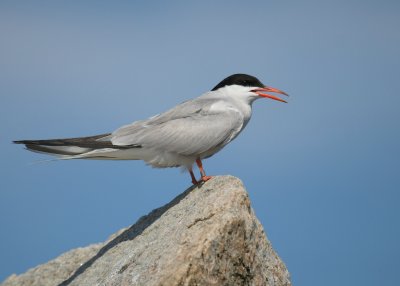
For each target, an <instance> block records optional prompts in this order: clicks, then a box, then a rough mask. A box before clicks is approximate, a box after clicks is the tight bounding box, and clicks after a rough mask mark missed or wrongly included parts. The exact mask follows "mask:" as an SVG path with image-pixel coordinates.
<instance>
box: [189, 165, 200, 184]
mask: <svg viewBox="0 0 400 286" xmlns="http://www.w3.org/2000/svg"><path fill="white" fill-rule="evenodd" d="M189 174H190V177H192V184H193V185H197V184H198V183H199V182H198V181H197V180H196V177H195V176H194V174H193V170H192V168H190V169H189Z"/></svg>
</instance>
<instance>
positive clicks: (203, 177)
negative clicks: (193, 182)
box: [201, 176, 212, 182]
mask: <svg viewBox="0 0 400 286" xmlns="http://www.w3.org/2000/svg"><path fill="white" fill-rule="evenodd" d="M211 179H212V176H201V181H202V182H207V181H208V180H211Z"/></svg>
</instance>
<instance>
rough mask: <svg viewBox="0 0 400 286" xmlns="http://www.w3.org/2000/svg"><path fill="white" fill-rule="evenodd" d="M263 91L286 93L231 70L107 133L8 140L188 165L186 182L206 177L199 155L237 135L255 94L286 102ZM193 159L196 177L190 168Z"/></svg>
mask: <svg viewBox="0 0 400 286" xmlns="http://www.w3.org/2000/svg"><path fill="white" fill-rule="evenodd" d="M265 92H274V93H279V94H283V95H287V94H286V93H285V92H283V91H281V90H279V89H276V88H272V87H268V86H265V85H263V84H262V83H261V82H260V81H259V80H258V79H257V78H256V77H253V76H250V75H246V74H234V75H231V76H229V77H227V78H225V79H224V80H223V81H221V82H220V83H219V84H217V85H216V86H215V87H214V88H213V89H212V90H211V91H209V92H206V93H204V94H203V95H201V96H200V97H197V98H195V99H192V100H188V101H185V102H183V103H181V104H179V105H177V106H175V107H173V108H172V109H170V110H168V111H166V112H164V113H161V114H158V115H155V116H153V117H150V118H149V119H145V120H139V121H135V122H133V123H131V124H128V125H125V126H122V127H120V128H118V129H117V130H115V131H114V132H112V133H106V134H101V135H96V136H90V137H79V138H67V139H50V140H21V141H14V143H17V144H25V146H26V148H27V149H28V150H30V151H34V152H40V153H46V154H51V155H55V156H57V157H58V158H60V159H105V160H106V159H109V160H143V161H145V162H146V163H147V164H149V165H151V166H153V167H156V168H166V167H183V168H185V169H186V170H188V171H189V173H190V176H191V179H192V183H193V184H198V183H200V182H205V181H207V180H209V179H210V178H211V177H210V176H207V175H206V173H205V171H204V169H203V166H202V162H201V160H202V159H205V158H209V157H211V156H212V155H214V154H215V153H217V152H218V151H220V150H221V149H222V148H223V147H224V146H225V145H226V144H228V143H229V142H231V141H232V140H233V139H235V138H236V136H238V135H239V133H240V132H241V131H242V130H243V129H244V127H245V126H246V124H247V123H248V122H249V120H250V118H251V112H252V109H251V108H252V103H253V102H254V101H255V100H256V99H259V98H262V97H264V98H271V99H274V100H278V101H282V102H286V101H284V100H283V99H280V98H279V97H276V96H274V95H271V94H267V93H265ZM195 162H196V164H197V166H198V168H199V171H200V174H201V179H200V181H197V180H196V177H195V175H194V173H193V169H192V167H193V164H194V163H195Z"/></svg>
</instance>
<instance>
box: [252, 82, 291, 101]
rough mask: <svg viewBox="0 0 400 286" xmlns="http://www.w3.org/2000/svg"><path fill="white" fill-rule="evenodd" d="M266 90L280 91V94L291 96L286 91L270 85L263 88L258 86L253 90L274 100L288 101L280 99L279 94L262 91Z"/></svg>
mask: <svg viewBox="0 0 400 286" xmlns="http://www.w3.org/2000/svg"><path fill="white" fill-rule="evenodd" d="M265 91H266V92H274V93H279V94H283V95H286V96H289V95H288V94H287V93H286V92H284V91H282V90H279V89H277V88H273V87H270V86H265V87H262V88H256V89H253V90H252V92H254V93H257V94H258V95H259V96H261V97H266V98H271V99H273V100H278V101H282V102H285V103H287V101H285V100H283V99H280V98H279V97H277V96H274V95H271V94H268V93H262V92H265Z"/></svg>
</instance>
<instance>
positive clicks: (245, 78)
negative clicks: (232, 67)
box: [211, 73, 264, 91]
mask: <svg viewBox="0 0 400 286" xmlns="http://www.w3.org/2000/svg"><path fill="white" fill-rule="evenodd" d="M227 85H242V86H257V87H264V85H263V84H262V83H261V81H259V80H258V78H256V77H254V76H251V75H248V74H242V73H237V74H233V75H231V76H228V77H227V78H226V79H224V80H223V81H221V82H220V83H219V84H217V85H216V86H215V87H214V88H213V89H212V90H211V91H214V90H217V89H219V88H221V87H224V86H227Z"/></svg>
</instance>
